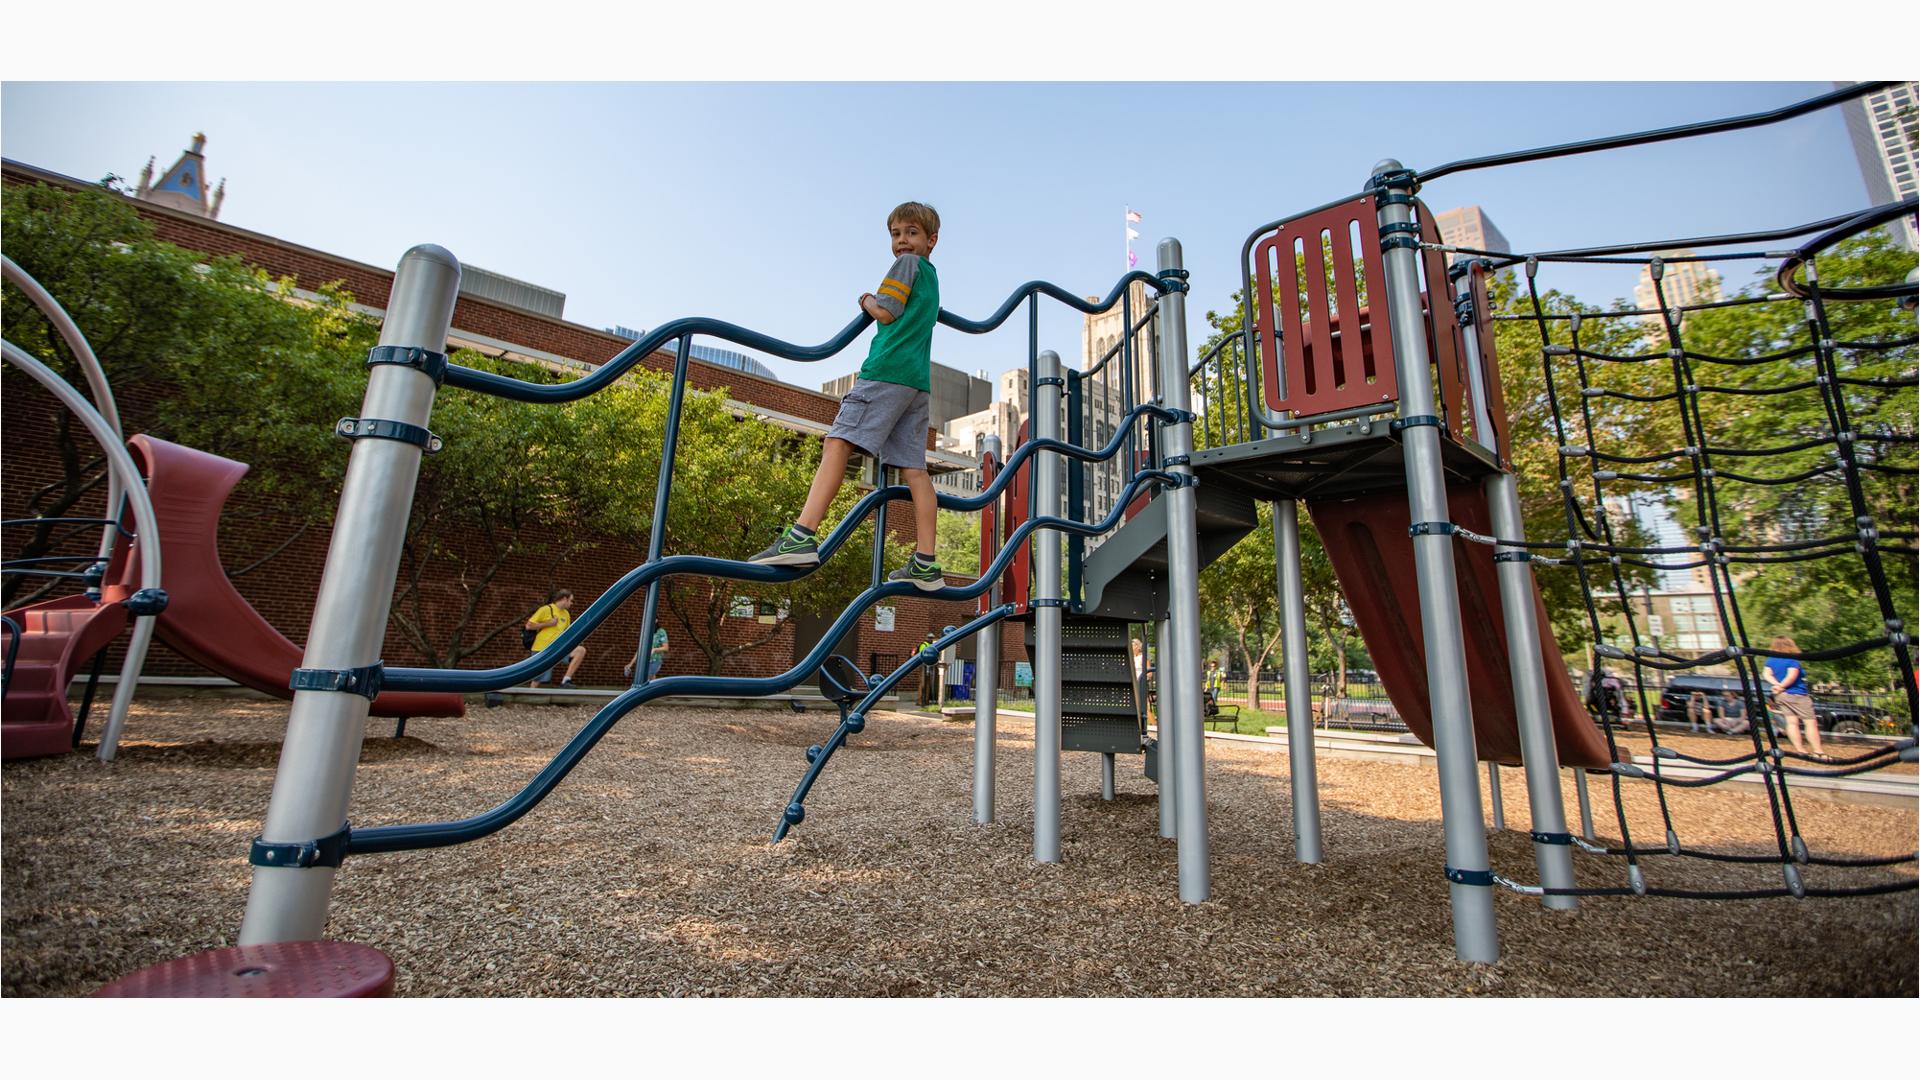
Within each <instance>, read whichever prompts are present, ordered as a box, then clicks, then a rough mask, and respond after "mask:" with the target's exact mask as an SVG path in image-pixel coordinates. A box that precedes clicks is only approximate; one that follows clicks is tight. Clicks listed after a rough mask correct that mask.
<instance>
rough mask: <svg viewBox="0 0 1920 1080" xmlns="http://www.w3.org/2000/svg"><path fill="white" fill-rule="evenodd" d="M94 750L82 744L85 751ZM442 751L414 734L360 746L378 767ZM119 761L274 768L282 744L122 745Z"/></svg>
mask: <svg viewBox="0 0 1920 1080" xmlns="http://www.w3.org/2000/svg"><path fill="white" fill-rule="evenodd" d="M92 749H93V748H91V747H88V746H85V745H82V747H81V750H82V752H91V750H92ZM439 749H440V748H439V747H438V746H435V745H434V744H433V743H430V742H428V741H426V740H425V739H416V738H414V737H413V736H411V735H402V736H400V737H399V738H397V739H396V738H370V739H367V740H366V741H364V742H363V743H361V744H360V763H361V764H363V765H369V764H375V763H378V762H382V761H394V760H397V759H401V758H411V757H423V756H425V755H428V754H432V753H435V752H437V751H438V750H439ZM118 757H119V759H120V760H122V761H128V762H143V761H157V762H165V763H169V764H174V765H204V766H207V767H208V768H214V769H272V768H276V767H278V766H279V764H280V744H279V743H278V742H223V741H215V740H212V739H201V740H199V741H197V742H190V743H137V742H123V743H121V744H120V751H119V755H118Z"/></svg>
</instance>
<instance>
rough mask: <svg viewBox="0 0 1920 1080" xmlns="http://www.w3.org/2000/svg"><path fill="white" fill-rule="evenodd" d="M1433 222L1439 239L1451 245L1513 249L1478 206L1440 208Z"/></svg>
mask: <svg viewBox="0 0 1920 1080" xmlns="http://www.w3.org/2000/svg"><path fill="white" fill-rule="evenodd" d="M1433 223H1434V224H1435V225H1437V226H1439V227H1440V240H1441V242H1442V243H1445V244H1449V245H1451V246H1453V247H1464V248H1473V249H1474V250H1476V251H1504V252H1510V251H1512V250H1513V247H1512V245H1510V244H1508V243H1507V238H1506V235H1505V234H1504V233H1502V232H1501V231H1500V229H1499V227H1498V226H1496V225H1494V223H1493V219H1492V218H1490V217H1488V216H1487V214H1486V211H1484V210H1482V209H1480V208H1479V207H1478V206H1459V207H1455V208H1454V209H1452V210H1442V211H1440V212H1439V213H1437V214H1435V215H1433Z"/></svg>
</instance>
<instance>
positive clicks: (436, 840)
mask: <svg viewBox="0 0 1920 1080" xmlns="http://www.w3.org/2000/svg"><path fill="white" fill-rule="evenodd" d="M1184 482H1185V481H1184V480H1183V478H1182V477H1180V476H1178V475H1176V474H1174V473H1169V472H1164V471H1158V470H1147V471H1142V472H1141V473H1140V474H1139V475H1137V476H1135V477H1134V478H1133V480H1132V481H1131V482H1130V483H1128V484H1127V487H1126V490H1125V492H1124V493H1123V495H1124V498H1122V499H1121V500H1120V502H1119V503H1118V504H1117V505H1116V506H1115V507H1114V509H1113V512H1112V513H1110V514H1108V515H1107V517H1106V519H1105V520H1104V521H1101V522H1098V523H1095V524H1083V523H1081V522H1077V521H1068V520H1066V519H1065V518H1057V517H1040V518H1029V519H1028V520H1026V521H1024V522H1022V523H1021V524H1020V527H1019V528H1017V529H1015V530H1014V532H1013V535H1012V536H1011V537H1009V538H1008V542H1007V544H1006V545H1005V546H1004V547H1003V548H1002V549H1001V551H1000V554H999V555H997V556H996V557H995V558H994V560H993V563H992V564H991V565H990V566H989V567H988V568H987V570H986V571H985V572H984V573H982V574H981V576H980V577H979V579H978V580H976V581H974V582H973V583H972V584H970V585H952V586H948V587H946V588H944V589H941V590H939V591H937V592H930V593H926V592H920V590H919V589H918V588H917V587H916V586H914V585H913V584H912V583H911V582H905V581H900V582H892V583H889V584H885V585H881V586H880V587H879V588H873V589H868V590H866V591H865V592H863V593H861V594H860V595H859V596H858V597H856V598H855V599H854V601H853V603H852V604H850V605H848V606H847V609H846V610H845V611H843V612H841V614H840V617H839V618H838V619H836V620H834V623H833V626H832V627H831V628H829V629H828V630H827V632H826V633H824V634H823V635H821V637H820V641H819V643H818V644H816V645H815V646H814V647H813V650H812V651H811V652H809V653H808V654H807V655H806V657H805V658H804V659H802V660H801V661H800V662H799V663H797V664H795V665H794V666H793V667H791V668H789V669H787V670H786V671H784V672H782V673H781V674H779V675H769V676H764V677H761V678H748V677H729V676H719V675H675V676H671V677H668V678H665V679H659V680H656V681H651V682H648V683H646V684H644V685H642V686H637V687H634V688H632V689H630V690H627V691H625V692H624V693H622V694H620V695H619V696H618V697H616V698H614V699H613V700H612V701H610V702H608V703H607V704H606V705H605V706H603V707H602V708H601V710H600V711H599V712H598V713H596V714H595V715H594V718H593V719H592V720H590V721H588V723H587V725H586V727H584V728H582V729H581V730H580V733H579V734H577V735H575V736H574V737H573V739H572V740H571V741H569V742H568V743H567V745H566V746H565V747H563V748H561V750H560V752H559V753H558V754H557V755H555V757H554V759H553V760H552V761H551V762H549V763H548V764H547V767H546V768H544V769H542V770H540V773H539V775H537V776H535V777H534V779H533V781H532V782H531V783H529V784H528V785H527V787H526V788H524V789H523V790H522V791H521V792H520V793H519V794H517V795H515V796H513V797H512V798H510V799H508V800H507V801H506V802H503V803H501V804H500V805H499V806H496V807H494V808H493V809H492V810H489V811H487V812H486V813H484V814H480V815H478V816H476V817H471V818H465V819H462V820H460V821H453V822H440V823H437V824H431V825H387V826H378V827H375V828H370V829H351V830H349V832H348V835H347V847H346V850H347V853H348V854H350V855H351V854H367V853H374V852H383V851H411V850H415V849H419V848H429V847H447V846H449V845H452V844H460V843H465V842H467V841H469V840H477V839H479V838H480V837H483V836H487V835H489V834H491V833H494V832H498V831H499V830H500V829H503V828H505V827H506V826H508V825H511V824H513V822H515V821H517V820H519V818H520V817H521V816H522V815H524V814H525V813H526V812H527V811H529V810H531V809H533V807H534V806H535V805H537V804H538V803H539V802H540V800H542V799H544V798H545V797H546V795H547V793H548V792H550V791H552V790H553V788H554V786H555V785H556V784H558V783H559V782H560V781H561V780H562V779H563V778H565V777H566V775H567V773H569V772H571V771H572V770H573V767H574V766H575V765H577V764H578V763H579V761H580V759H581V758H582V757H584V756H585V755H586V753H587V751H589V750H591V749H593V747H594V745H595V744H596V743H598V742H599V741H600V740H601V738H603V737H604V736H605V735H606V733H607V732H608V731H609V730H611V729H612V727H613V725H614V724H615V723H616V722H618V721H619V720H620V718H621V717H623V716H625V715H626V714H627V713H629V712H631V711H632V710H633V709H635V708H637V707H639V706H641V705H644V704H646V703H647V702H649V701H652V700H653V699H654V698H657V697H664V696H666V695H668V694H676V693H685V694H693V695H699V696H707V697H721V696H727V697H739V696H752V697H758V696H763V695H766V694H778V693H781V692H783V691H786V690H789V689H791V688H793V687H794V686H797V685H799V684H800V683H801V682H802V681H804V680H805V679H807V678H808V677H809V676H811V675H812V674H813V673H814V672H815V671H816V670H818V669H819V667H820V665H821V664H823V663H825V662H826V659H827V656H828V655H829V654H830V652H831V650H832V648H833V646H834V643H835V642H837V641H839V640H840V636H841V634H843V633H845V632H846V629H847V627H849V626H850V625H852V623H853V621H854V620H856V619H858V618H860V616H861V615H862V614H863V613H864V612H865V610H866V609H867V608H868V607H871V606H872V605H873V604H874V603H875V602H876V601H878V600H881V599H884V598H885V597H887V596H896V595H905V594H907V593H909V592H912V593H918V594H919V595H921V596H924V597H928V598H931V599H939V600H971V599H974V598H976V597H978V596H980V595H981V594H982V593H984V592H986V591H987V590H988V589H990V588H992V587H993V583H994V581H995V579H997V578H998V577H999V576H1000V575H1001V574H1002V573H1004V572H1005V571H1006V568H1007V566H1008V565H1009V564H1010V563H1011V562H1012V560H1013V556H1014V553H1015V552H1016V551H1018V550H1019V549H1020V547H1021V545H1023V544H1024V543H1026V541H1027V538H1028V537H1029V536H1031V535H1032V534H1033V533H1034V531H1035V530H1037V529H1043V528H1050V529H1058V530H1060V531H1063V532H1078V533H1081V534H1082V535H1087V536H1092V535H1096V534H1098V533H1102V532H1105V531H1107V530H1108V529H1111V528H1113V527H1114V526H1115V525H1116V524H1118V523H1119V521H1120V518H1121V515H1122V514H1123V513H1124V512H1125V508H1126V504H1127V503H1129V502H1131V501H1132V500H1133V496H1134V495H1135V494H1137V493H1138V490H1139V489H1140V488H1141V487H1143V486H1144V485H1146V484H1147V483H1154V484H1160V485H1169V484H1180V483H1184ZM685 558H694V557H692V556H685ZM673 561H674V560H673V559H665V560H662V561H661V562H659V563H654V564H651V566H643V567H640V568H638V569H636V570H635V571H633V572H632V573H629V574H628V575H627V577H626V578H623V579H622V580H621V582H620V583H619V584H616V585H615V586H614V589H618V588H620V587H621V586H627V591H628V592H631V591H632V588H633V587H634V586H633V585H632V584H629V582H630V580H631V579H632V578H633V577H634V576H635V575H637V574H639V573H640V572H641V571H642V570H647V569H651V568H652V567H658V566H662V565H665V564H666V563H671V562H673ZM698 561H701V562H712V563H720V564H722V565H725V566H740V565H750V564H738V563H729V562H727V561H726V560H722V559H699V560H698ZM756 569H773V568H770V567H766V568H763V567H756ZM614 589H609V590H608V593H607V595H608V596H611V595H613V592H614ZM606 599H607V597H606V596H603V597H602V598H601V599H600V600H597V601H595V602H594V604H593V605H592V606H591V607H589V608H588V609H587V611H586V612H583V613H582V614H581V617H580V619H578V620H576V621H575V623H574V626H579V625H580V623H581V622H584V621H586V620H587V618H588V617H589V616H591V615H592V614H593V612H594V609H595V608H599V607H601V606H602V604H603V603H604V602H605V600H606ZM603 614H604V613H603ZM1005 617H1006V616H1005V614H1002V615H1000V616H998V618H995V619H994V620H993V621H995V622H997V621H999V618H1005ZM976 621H978V620H976ZM969 625H972V624H971V623H970V624H969ZM568 629H569V631H571V630H572V629H573V627H569V628H568ZM563 637H564V635H563ZM549 648H551V646H549ZM536 660H537V658H530V659H529V660H528V661H522V663H521V664H516V665H514V666H513V667H511V668H499V669H496V670H497V671H500V672H509V671H514V670H515V669H517V668H520V667H528V668H529V671H528V674H530V673H531V668H532V666H534V662H535V661H536ZM921 662H923V661H921V660H920V659H919V658H918V657H917V656H916V658H915V659H913V660H910V661H908V664H909V665H911V664H915V663H921ZM400 671H406V672H409V673H410V674H413V675H423V674H459V675H475V676H485V675H489V674H491V673H489V672H434V671H432V670H431V669H426V670H421V669H404V668H403V669H396V673H397V672H400ZM898 675H899V673H898V672H896V673H895V677H894V678H892V679H887V680H882V683H881V685H883V686H891V685H892V684H893V683H894V682H897V681H898ZM506 685H510V683H509V682H500V683H490V684H488V686H491V687H496V688H497V687H499V686H506ZM383 686H384V687H385V688H386V689H393V690H399V689H450V688H452V687H446V686H443V685H441V684H434V685H432V686H428V685H426V684H423V683H422V682H420V681H418V680H410V681H408V682H405V683H401V684H396V682H395V680H394V679H393V677H392V674H389V677H388V678H387V679H386V680H385V682H384V683H383ZM473 688H474V689H485V688H488V687H487V686H478V685H476V686H474V687H473ZM870 696H871V695H870Z"/></svg>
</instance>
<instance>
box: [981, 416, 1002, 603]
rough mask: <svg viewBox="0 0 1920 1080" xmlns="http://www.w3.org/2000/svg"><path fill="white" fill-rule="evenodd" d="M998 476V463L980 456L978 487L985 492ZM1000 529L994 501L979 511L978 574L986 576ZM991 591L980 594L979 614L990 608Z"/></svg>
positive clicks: (983, 455) (998, 512)
mask: <svg viewBox="0 0 1920 1080" xmlns="http://www.w3.org/2000/svg"><path fill="white" fill-rule="evenodd" d="M998 475H1000V462H999V460H998V459H996V458H995V457H994V456H993V455H992V454H990V453H983V454H981V455H980V487H981V489H982V490H985V489H986V488H987V487H989V486H991V485H992V484H993V478H994V477H996V476H998ZM999 528H1000V500H998V499H995V500H994V501H992V502H990V503H988V504H987V505H986V506H984V507H982V508H981V510H980V574H981V576H982V577H985V576H986V573H987V564H988V563H990V562H992V561H993V556H994V554H995V548H996V547H997V546H998V545H996V544H995V543H994V542H993V538H994V536H995V535H996V534H997V533H998V532H999ZM992 596H993V590H992V589H988V590H987V591H986V592H983V593H981V594H980V614H982V615H985V614H986V613H987V609H988V608H989V607H990V606H991V605H990V603H989V601H990V599H991V598H992Z"/></svg>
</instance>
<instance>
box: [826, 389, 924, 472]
mask: <svg viewBox="0 0 1920 1080" xmlns="http://www.w3.org/2000/svg"><path fill="white" fill-rule="evenodd" d="M931 402H932V395H930V394H928V393H927V392H926V391H925V390H915V389H914V388H913V387H911V386H901V385H900V384H898V383H886V382H873V381H871V380H868V379H859V380H856V381H855V382H854V384H853V389H851V390H849V391H847V394H846V396H845V397H843V398H841V399H840V412H839V413H838V414H836V415H835V416H834V418H833V427H831V428H829V429H827V438H829V439H845V440H846V441H848V442H850V443H852V444H853V445H854V447H855V448H856V449H858V450H859V451H860V452H861V453H863V454H865V455H867V456H868V457H870V458H875V459H877V460H878V461H879V462H880V464H882V465H891V466H893V467H894V468H896V469H925V468H926V467H927V410H928V406H929V405H930V404H931Z"/></svg>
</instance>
